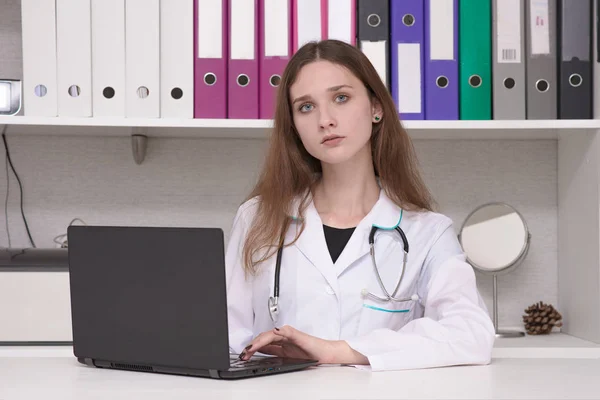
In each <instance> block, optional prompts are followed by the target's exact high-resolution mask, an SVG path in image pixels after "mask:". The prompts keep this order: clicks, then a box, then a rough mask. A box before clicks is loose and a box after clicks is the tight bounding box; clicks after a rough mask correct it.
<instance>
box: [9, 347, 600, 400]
mask: <svg viewBox="0 0 600 400" xmlns="http://www.w3.org/2000/svg"><path fill="white" fill-rule="evenodd" d="M34 350H35V349H34ZM138 398H139V399H148V400H154V399H161V400H162V399H193V400H199V399H211V400H213V399H214V400H219V399H261V400H263V399H267V398H269V399H271V398H272V399H284V400H295V399H302V400H310V399H432V398H433V399H457V398H458V399H471V398H473V399H559V398H560V399H599V398H600V359H597V358H596V359H593V358H579V359H575V358H556V359H553V358H498V359H494V360H493V362H492V364H490V365H487V366H468V367H450V368H437V369H428V370H410V371H394V372H376V373H372V372H368V371H361V370H357V369H354V368H352V367H316V368H311V369H308V370H304V371H299V372H293V373H288V374H281V375H272V376H263V377H255V378H249V379H244V380H237V381H226V380H213V379H208V378H195V377H185V376H175V375H160V374H152V373H144V372H129V371H116V370H106V369H96V368H91V367H86V366H84V365H81V364H79V363H78V362H77V361H76V360H75V359H74V358H73V357H65V356H52V355H51V353H46V354H45V356H44V354H42V355H41V356H40V357H34V356H33V353H30V354H29V355H28V356H27V355H23V354H21V355H20V356H16V355H15V356H8V355H6V354H5V355H3V356H0V399H2V400H13V399H19V400H39V399H44V400H59V399H60V400H71V399H72V400H85V399H102V400H105V399H111V400H112V399H123V400H132V399H138Z"/></svg>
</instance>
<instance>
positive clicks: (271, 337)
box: [239, 331, 285, 360]
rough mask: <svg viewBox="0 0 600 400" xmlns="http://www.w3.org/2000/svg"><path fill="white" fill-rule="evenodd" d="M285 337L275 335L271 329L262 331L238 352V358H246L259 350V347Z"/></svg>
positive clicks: (280, 340)
mask: <svg viewBox="0 0 600 400" xmlns="http://www.w3.org/2000/svg"><path fill="white" fill-rule="evenodd" d="M283 341H285V338H284V337H282V336H278V335H275V334H274V333H273V332H271V331H267V332H263V333H261V334H260V335H258V336H257V337H256V338H254V340H253V341H252V342H251V343H250V344H249V345H248V346H246V348H245V349H244V351H242V353H241V354H240V357H239V358H240V360H247V359H249V358H250V357H252V355H253V354H254V353H256V352H257V351H261V349H262V348H263V347H265V346H267V345H269V344H271V343H277V342H283Z"/></svg>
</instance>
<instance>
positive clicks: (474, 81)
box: [469, 75, 482, 88]
mask: <svg viewBox="0 0 600 400" xmlns="http://www.w3.org/2000/svg"><path fill="white" fill-rule="evenodd" d="M481 82H482V79H481V77H480V76H479V75H471V76H470V77H469V85H471V87H474V88H476V87H479V86H481Z"/></svg>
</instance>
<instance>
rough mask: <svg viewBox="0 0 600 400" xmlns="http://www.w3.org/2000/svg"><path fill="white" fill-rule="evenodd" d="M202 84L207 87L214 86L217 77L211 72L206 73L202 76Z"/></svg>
mask: <svg viewBox="0 0 600 400" xmlns="http://www.w3.org/2000/svg"><path fill="white" fill-rule="evenodd" d="M204 83H206V84H207V85H208V86H212V85H214V84H215V83H217V76H216V75H215V74H213V73H212V72H209V73H207V74H206V75H204Z"/></svg>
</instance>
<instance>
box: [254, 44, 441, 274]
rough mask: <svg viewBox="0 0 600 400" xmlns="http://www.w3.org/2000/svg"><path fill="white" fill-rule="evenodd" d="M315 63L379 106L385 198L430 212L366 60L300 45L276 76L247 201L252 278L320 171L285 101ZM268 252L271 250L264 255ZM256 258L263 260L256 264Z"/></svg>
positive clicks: (374, 144)
mask: <svg viewBox="0 0 600 400" xmlns="http://www.w3.org/2000/svg"><path fill="white" fill-rule="evenodd" d="M317 60H325V61H329V62H332V63H335V64H338V65H341V66H343V67H345V68H347V69H348V70H349V71H350V72H351V73H353V74H354V75H355V76H356V77H357V78H358V79H360V80H361V81H362V83H363V84H364V85H365V87H366V88H367V91H368V92H369V94H370V96H371V101H372V102H373V101H378V102H379V104H380V105H381V108H382V111H383V117H382V120H381V121H379V123H376V124H373V133H372V136H371V151H372V157H373V166H374V169H375V174H376V175H377V176H378V177H379V181H380V184H381V186H382V188H383V189H384V191H385V193H386V195H387V196H388V197H389V198H390V199H391V200H392V201H394V202H395V203H396V204H398V206H400V207H402V208H404V209H407V210H432V209H433V199H432V196H431V194H430V192H429V191H428V189H427V187H426V186H425V184H424V182H423V180H422V178H421V176H420V173H419V169H418V162H417V158H416V155H415V151H414V148H413V144H412V141H411V140H410V137H409V136H408V134H407V133H406V131H405V130H404V128H403V127H402V124H401V123H400V120H399V118H398V112H397V110H396V106H395V103H394V100H393V99H392V97H391V95H390V92H389V91H388V89H387V88H386V86H385V85H384V83H383V82H382V80H381V79H380V77H379V75H378V73H377V71H376V70H375V68H374V67H373V65H372V64H371V62H370V61H369V59H368V58H367V57H366V56H365V55H364V54H363V53H362V51H361V50H359V49H358V48H357V47H354V46H352V45H349V44H346V43H344V42H342V41H338V40H323V41H320V42H311V43H308V44H305V45H304V46H302V47H301V48H300V49H298V51H297V52H296V53H295V54H294V55H293V56H292V58H291V59H290V61H289V62H288V64H287V66H286V68H285V71H284V72H283V75H282V77H281V84H280V86H279V89H278V93H277V98H278V100H277V102H276V109H275V116H274V125H273V130H272V132H271V135H270V143H269V149H268V152H267V156H266V159H265V163H264V166H263V168H262V171H261V173H260V176H259V179H258V182H257V184H256V186H255V187H254V189H253V190H252V192H251V193H250V195H249V196H248V198H247V199H246V200H249V199H252V198H255V197H256V200H257V211H256V215H255V217H254V221H253V223H252V226H251V228H250V229H249V232H248V235H247V237H246V241H245V243H244V248H243V265H244V268H245V270H246V272H250V273H255V272H256V270H257V265H258V264H260V263H261V262H263V261H265V260H266V259H268V258H269V257H271V256H272V255H273V254H274V253H275V252H276V251H277V248H278V246H280V245H282V243H280V240H281V239H280V238H281V237H282V232H285V231H286V230H287V229H288V227H289V224H290V218H288V216H289V215H298V216H299V217H301V216H302V215H304V211H305V209H306V207H307V206H308V204H309V199H310V189H311V188H312V186H313V184H314V183H315V182H316V177H318V174H319V173H320V172H321V164H320V161H319V160H317V159H316V158H314V157H313V156H311V155H310V154H309V153H308V152H307V151H306V149H305V148H304V146H303V144H302V142H301V141H300V138H299V136H298V133H297V131H296V128H295V126H294V121H293V117H292V108H291V105H290V99H289V89H290V86H291V85H292V84H293V83H294V82H295V80H296V78H297V76H298V73H299V72H300V70H301V69H302V67H304V66H305V65H307V64H309V63H311V62H314V61H317ZM296 199H300V202H299V203H298V204H299V207H298V209H297V210H291V209H290V208H291V206H292V204H293V203H294V200H296ZM299 223H300V224H301V226H300V229H299V231H298V234H297V236H296V239H297V238H298V237H299V236H300V234H301V233H302V231H303V230H304V222H303V219H302V218H300V219H299ZM296 239H294V241H295V240H296ZM292 243H293V242H292ZM292 243H287V244H286V245H290V244H292ZM269 248H270V251H265V250H266V249H269ZM259 253H261V254H262V256H261V257H259V258H258V259H256V258H255V256H256V255H257V254H259Z"/></svg>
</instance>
